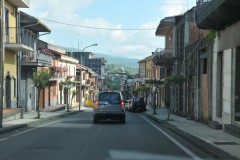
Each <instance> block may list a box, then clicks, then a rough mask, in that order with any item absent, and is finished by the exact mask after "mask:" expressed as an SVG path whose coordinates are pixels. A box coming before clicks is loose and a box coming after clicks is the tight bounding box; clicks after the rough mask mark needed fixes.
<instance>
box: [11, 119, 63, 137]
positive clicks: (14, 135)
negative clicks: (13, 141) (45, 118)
mask: <svg viewBox="0 0 240 160" xmlns="http://www.w3.org/2000/svg"><path fill="white" fill-rule="evenodd" d="M59 121H62V120H58V121H54V122H51V123H47V124H44V125H41V126H37V127H35V128H31V129H28V130H25V131H23V132H19V133H16V134H13V135H11V136H10V137H16V136H19V135H22V134H24V133H27V132H30V131H33V130H35V129H38V128H41V127H45V126H48V125H50V124H53V123H57V122H59Z"/></svg>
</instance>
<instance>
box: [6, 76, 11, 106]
mask: <svg viewBox="0 0 240 160" xmlns="http://www.w3.org/2000/svg"><path fill="white" fill-rule="evenodd" d="M5 89H6V91H5V102H6V108H11V76H10V74H9V73H8V74H7V76H6V83H5Z"/></svg>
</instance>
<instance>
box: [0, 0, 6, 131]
mask: <svg viewBox="0 0 240 160" xmlns="http://www.w3.org/2000/svg"><path fill="white" fill-rule="evenodd" d="M0 9H1V27H0V28H1V39H0V45H1V49H0V128H2V127H3V126H2V123H3V84H4V78H3V77H4V57H5V46H4V43H5V41H4V39H5V38H4V37H5V36H4V35H5V7H4V0H1V6H0Z"/></svg>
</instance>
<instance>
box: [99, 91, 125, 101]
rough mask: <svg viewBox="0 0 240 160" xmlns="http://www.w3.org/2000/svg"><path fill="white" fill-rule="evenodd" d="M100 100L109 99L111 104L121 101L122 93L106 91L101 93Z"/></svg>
mask: <svg viewBox="0 0 240 160" xmlns="http://www.w3.org/2000/svg"><path fill="white" fill-rule="evenodd" d="M99 101H108V103H111V104H119V103H121V97H120V94H119V93H117V92H104V93H100V94H99Z"/></svg>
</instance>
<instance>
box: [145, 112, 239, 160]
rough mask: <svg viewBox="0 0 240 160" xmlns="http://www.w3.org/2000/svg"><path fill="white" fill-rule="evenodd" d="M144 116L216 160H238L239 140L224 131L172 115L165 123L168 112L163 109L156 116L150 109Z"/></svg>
mask: <svg viewBox="0 0 240 160" xmlns="http://www.w3.org/2000/svg"><path fill="white" fill-rule="evenodd" d="M146 114H147V115H148V116H149V117H150V118H152V119H154V120H155V121H157V122H159V123H161V125H162V126H163V127H165V128H168V129H170V130H171V131H173V132H174V133H176V134H178V135H180V136H181V137H182V138H184V139H185V140H187V141H189V142H191V143H193V144H194V145H196V146H197V147H199V148H201V149H202V150H204V151H205V152H207V153H209V154H211V155H212V156H214V157H216V159H219V157H221V158H223V159H240V139H239V138H236V137H234V136H232V135H230V134H228V133H225V132H224V130H216V129H213V128H210V127H209V126H208V125H206V124H203V123H201V122H196V121H194V120H187V119H186V118H183V117H180V116H177V115H175V114H173V113H171V115H170V120H169V121H167V116H168V110H167V109H165V108H161V109H157V115H153V110H152V109H149V110H147V111H146Z"/></svg>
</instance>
